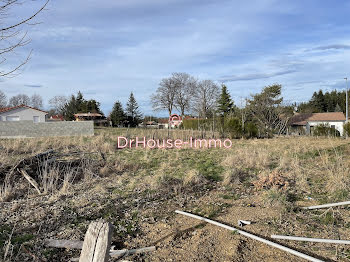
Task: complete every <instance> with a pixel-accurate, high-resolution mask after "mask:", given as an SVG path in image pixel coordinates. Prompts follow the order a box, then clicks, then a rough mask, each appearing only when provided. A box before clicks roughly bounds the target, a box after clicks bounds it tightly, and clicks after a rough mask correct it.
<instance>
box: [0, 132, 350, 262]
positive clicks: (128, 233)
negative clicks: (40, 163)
mask: <svg viewBox="0 0 350 262" xmlns="http://www.w3.org/2000/svg"><path fill="white" fill-rule="evenodd" d="M118 135H123V136H126V137H129V138H133V137H135V136H145V137H147V138H153V139H158V138H159V139H162V138H165V137H167V136H168V131H167V130H141V129H114V128H104V129H99V130H97V134H96V136H94V137H88V138H84V137H73V138H60V139H59V140H57V139H53V138H38V139H16V140H15V139H11V140H10V139H8V140H1V141H0V147H1V149H2V150H1V152H0V163H1V165H0V180H1V187H0V201H1V202H0V206H1V209H0V224H1V228H0V242H1V246H2V247H4V248H1V249H0V257H2V258H3V257H4V256H5V247H8V250H10V251H7V253H6V258H5V261H24V260H26V259H27V260H28V259H29V260H30V259H32V257H31V255H30V254H29V253H27V252H25V251H24V250H23V247H21V245H24V247H25V248H26V250H28V251H29V252H30V253H31V254H35V255H36V256H38V257H40V258H42V259H43V260H47V261H62V260H68V259H69V258H72V257H77V256H78V253H77V252H76V251H70V250H57V249H48V248H47V247H45V246H44V245H43V244H42V241H43V239H44V238H57V239H70V240H75V239H76V240H82V239H83V236H84V233H85V231H86V229H87V226H88V224H89V223H90V222H91V221H92V220H96V219H98V218H105V219H107V220H108V221H110V222H111V223H112V224H113V225H115V227H116V230H115V234H114V235H113V244H114V245H116V247H117V248H133V247H137V246H147V245H149V244H150V241H154V242H157V241H161V240H159V239H162V238H163V237H165V236H166V235H167V234H169V232H168V231H167V230H170V232H171V231H172V230H174V228H176V227H177V226H178V224H179V223H180V222H179V221H178V220H177V219H179V218H178V217H176V216H175V214H174V210H175V209H179V208H181V209H183V210H188V211H192V212H194V213H198V214H201V215H204V216H207V217H211V218H214V219H219V220H220V219H222V220H223V221H234V220H235V219H236V218H237V219H243V218H245V219H253V221H255V222H256V225H251V228H249V230H253V231H254V230H256V228H260V230H261V231H259V230H258V231H257V232H260V233H261V234H266V232H269V233H271V232H272V231H271V230H273V232H276V233H277V232H278V231H281V233H285V234H287V233H288V228H290V230H296V231H298V230H299V229H300V230H307V231H300V232H299V231H298V232H299V233H300V234H301V233H302V232H309V234H310V235H315V236H316V235H317V234H324V235H325V234H330V233H329V232H333V231H332V230H333V229H334V227H335V228H342V232H343V233H342V234H344V236H348V235H350V228H347V227H346V225H347V224H350V221H349V220H348V218H347V217H349V214H348V212H349V210H347V209H342V210H336V212H331V211H330V212H328V213H325V214H323V213H319V214H318V213H317V212H315V213H312V211H311V212H301V211H300V209H298V208H299V207H300V206H304V205H311V204H320V203H327V202H331V201H344V200H346V199H348V193H347V192H349V190H350V188H349V185H350V176H349V174H350V159H349V155H350V154H349V152H350V149H349V142H348V140H343V139H337V138H324V137H319V138H310V137H300V138H278V139H269V140H254V139H252V140H234V144H233V147H232V148H231V149H223V148H221V149H219V148H211V149H201V150H199V149H191V148H184V149H179V150H177V149H171V150H170V149H169V150H166V149H142V148H139V149H136V148H135V149H123V150H116V137H117V136H118ZM212 135H213V134H212V133H211V132H209V133H202V132H198V131H197V132H196V131H188V130H172V131H171V132H170V133H169V136H171V137H173V138H181V139H186V138H188V137H191V136H193V137H202V136H203V137H208V138H209V137H212ZM214 136H217V137H219V136H220V134H219V133H214ZM50 148H52V149H54V150H55V151H56V152H59V153H60V154H61V155H67V156H69V155H70V154H71V153H72V152H80V153H79V154H78V155H74V157H73V158H72V157H68V159H66V160H67V161H71V160H73V159H76V160H79V159H81V160H84V161H83V162H79V161H80V160H79V161H78V162H79V163H80V164H79V165H75V166H74V165H71V166H69V165H68V166H66V169H58V167H59V165H57V163H56V165H53V166H52V168H50V169H46V168H41V169H39V170H38V171H37V173H35V172H34V170H32V171H31V169H27V171H28V174H30V175H31V176H32V177H33V178H35V179H36V181H37V182H38V185H39V187H40V190H41V191H42V192H44V194H43V195H38V193H37V192H36V190H35V189H34V188H33V187H32V186H31V185H30V184H29V183H28V181H26V180H25V179H24V178H22V177H21V176H20V174H17V175H16V179H15V180H14V181H13V183H11V184H9V183H5V180H4V177H5V176H6V174H8V173H9V172H10V170H11V168H12V167H13V166H14V165H15V164H16V163H18V161H20V160H21V159H23V158H25V157H28V156H31V155H35V154H37V153H40V152H44V151H47V150H48V149H50ZM101 153H102V154H103V155H104V156H105V159H104V158H103V157H102V156H101ZM59 159H61V158H59ZM60 161H61V160H60ZM78 162H77V163H78ZM60 165H61V167H62V164H60ZM260 210H261V211H260ZM258 212H262V214H263V215H262V214H260V215H256V214H257V213H258ZM226 216H227V217H229V218H230V219H229V220H227V219H226ZM250 216H251V217H250ZM232 219H233V220H232ZM181 221H182V222H181V223H183V222H184V221H187V220H185V219H184V220H181ZM305 221H308V222H307V223H306V222H305ZM187 222H188V221H187ZM267 222H268V223H267ZM188 223H189V222H188ZM281 223H286V225H284V226H282V227H281V226H280V225H281ZM288 223H289V224H288ZM28 225H30V226H28ZM164 225H166V227H165V226H164ZM188 225H189V226H191V225H192V226H194V225H193V224H191V223H189V224H188ZM331 228H332V230H330V229H331ZM267 229H268V231H266V230H267ZM157 230H158V231H157ZM195 230H199V232H203V231H205V232H206V231H208V230H212V228H211V227H205V226H204V227H200V226H198V227H196V228H195ZM12 231H13V234H12V236H11V233H12ZM153 231H155V232H159V233H157V234H153V233H152V232H153ZM185 235H186V237H187V238H191V237H193V238H195V235H192V234H190V233H188V234H187V233H186V234H185ZM207 235H208V236H209V235H210V236H212V235H215V233H213V232H211V233H210V234H207ZM224 235H225V234H222V232H221V234H220V237H221V236H224ZM228 235H229V236H230V237H233V238H236V237H238V236H234V235H230V234H228ZM10 236H11V237H10ZM331 237H332V236H331ZM331 237H330V238H331ZM183 241H184V238H182V237H179V235H176V236H174V238H171V239H170V240H166V241H165V242H162V241H161V243H162V245H165V246H166V247H164V248H163V249H162V250H166V249H170V250H172V245H176V246H181V245H182V244H183ZM220 241H222V240H219V239H216V240H215V241H214V242H215V243H216V242H218V245H220V243H221V244H223V243H222V242H220ZM225 241H228V240H225ZM191 242H192V241H191ZM193 242H195V241H194V240H193ZM215 245H216V244H215ZM230 245H234V243H231V244H230ZM296 245H298V244H296ZM299 248H303V246H299ZM193 250H194V252H195V253H196V252H197V251H195V249H193ZM321 251H322V252H323V253H322V254H323V255H326V256H328V257H332V255H331V254H330V253H329V252H330V251H329V249H324V250H323V249H321ZM164 252H166V251H164ZM172 252H174V253H167V255H168V256H170V257H171V256H174V254H177V253H176V252H178V251H174V250H173V251H172ZM212 252H215V251H212ZM172 254H173V255H172ZM195 255H196V256H201V255H200V253H196V254H195ZM221 256H222V253H221ZM343 257H344V258H345V255H344V256H343ZM225 258H228V257H225ZM143 259H146V260H147V259H148V260H152V261H153V260H156V261H157V260H158V261H160V260H164V259H165V257H164V256H162V253H159V252H156V253H154V254H148V255H147V257H135V260H136V261H139V260H143ZM231 259H232V260H234V258H232V257H231ZM341 259H342V256H340V261H342V260H341ZM344 261H345V260H344Z"/></svg>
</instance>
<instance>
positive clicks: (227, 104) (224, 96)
mask: <svg viewBox="0 0 350 262" xmlns="http://www.w3.org/2000/svg"><path fill="white" fill-rule="evenodd" d="M232 109H233V102H232V100H231V96H230V94H229V93H228V91H227V87H226V85H224V84H223V85H222V86H221V95H220V98H219V100H218V112H219V114H220V115H221V116H225V115H226V114H227V113H230V112H231V111H232Z"/></svg>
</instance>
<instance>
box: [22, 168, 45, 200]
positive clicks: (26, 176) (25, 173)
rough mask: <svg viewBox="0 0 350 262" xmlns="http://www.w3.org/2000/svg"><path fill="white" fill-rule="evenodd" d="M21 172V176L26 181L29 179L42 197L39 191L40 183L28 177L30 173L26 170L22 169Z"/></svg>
mask: <svg viewBox="0 0 350 262" xmlns="http://www.w3.org/2000/svg"><path fill="white" fill-rule="evenodd" d="M20 171H21V174H22V175H23V176H24V177H25V179H27V180H28V182H29V183H30V184H31V185H32V186H33V187H34V188H35V189H36V191H37V192H38V193H39V195H41V191H40V189H39V185H38V183H37V182H36V181H35V180H34V179H33V178H31V176H30V175H28V173H27V172H26V171H25V170H24V169H21V170H20Z"/></svg>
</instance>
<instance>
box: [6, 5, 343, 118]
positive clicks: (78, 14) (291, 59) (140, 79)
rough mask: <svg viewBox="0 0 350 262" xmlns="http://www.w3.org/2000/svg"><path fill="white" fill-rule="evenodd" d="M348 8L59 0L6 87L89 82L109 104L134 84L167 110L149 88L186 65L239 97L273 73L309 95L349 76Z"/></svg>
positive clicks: (83, 86)
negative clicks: (29, 55) (22, 66)
mask: <svg viewBox="0 0 350 262" xmlns="http://www.w3.org/2000/svg"><path fill="white" fill-rule="evenodd" d="M42 3H43V2H40V1H37V2H35V3H33V4H31V3H30V4H31V8H28V7H26V8H24V7H22V9H18V10H17V12H18V13H16V14H17V15H18V16H20V15H23V14H25V15H29V14H30V13H32V12H33V10H34V9H35V8H36V7H38V6H40V4H42ZM349 10H350V1H342V0H337V1H334V0H332V1H331V0H322V1H319V0H317V1H316V0H315V1H314V0H308V1H300V0H291V1H284V0H276V1H275V0H250V1H240V0H237V1H226V0H215V1H214V0H127V1H122V0H113V1H112V0H99V1H97V0H95V1H92V0H84V1H83V0H74V1H71V0H51V2H50V3H49V5H48V8H47V10H45V12H44V13H42V14H41V15H40V16H39V18H38V19H37V21H39V22H41V24H39V25H36V26H31V27H29V28H28V30H29V32H28V34H29V36H30V38H31V39H32V42H31V43H30V44H29V45H28V46H26V47H25V48H23V49H22V50H20V51H17V52H16V57H17V58H18V57H19V58H21V57H25V55H26V54H27V53H28V52H29V50H31V49H33V55H32V58H31V60H30V62H29V63H28V64H27V65H26V66H25V68H24V69H23V70H22V72H21V74H20V75H18V76H16V77H14V78H5V79H3V80H2V81H1V82H0V90H2V91H4V92H5V93H6V94H7V96H8V97H10V96H12V95H16V94H18V93H27V94H29V95H31V94H34V93H37V94H40V95H42V96H43V98H44V99H45V101H46V102H47V101H48V99H50V98H51V97H53V96H54V95H70V94H72V93H76V92H77V91H78V90H81V91H82V92H83V94H84V95H85V96H86V98H94V99H96V100H98V101H100V102H101V106H102V109H103V111H104V112H105V113H106V114H107V113H109V111H110V110H111V108H112V106H113V103H114V101H115V100H120V101H121V102H122V103H123V104H124V105H125V103H126V101H127V98H128V96H129V94H130V92H131V91H133V92H134V94H135V96H136V99H137V101H138V102H139V105H140V109H141V110H142V111H143V112H144V113H145V114H158V115H159V114H160V113H154V112H152V108H151V105H150V99H149V97H150V95H151V94H152V93H153V92H154V91H155V90H156V88H157V87H158V83H159V82H160V80H161V79H162V78H163V77H167V76H169V75H170V74H171V73H172V72H187V73H190V74H192V75H193V76H195V77H198V78H200V79H212V80H215V81H217V82H218V83H221V82H225V83H226V85H227V86H228V89H229V91H230V93H231V95H232V97H233V98H234V100H235V102H236V104H237V105H240V101H241V97H243V98H244V97H248V96H249V95H250V94H252V93H256V92H259V90H261V88H262V87H264V86H266V85H269V84H273V83H280V84H282V86H283V96H284V98H285V100H286V101H287V102H294V101H296V102H300V101H306V100H308V99H309V98H310V97H311V95H312V93H313V92H314V91H316V90H318V89H320V88H322V89H323V90H333V89H338V90H342V89H344V88H345V81H344V79H343V78H344V77H346V76H348V77H349V78H350V70H349V68H350V22H349V21H350V20H349V19H348V14H349ZM11 63H15V59H13V60H11V59H10V60H9V61H8V64H7V66H11ZM46 106H47V103H46Z"/></svg>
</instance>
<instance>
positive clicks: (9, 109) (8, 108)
mask: <svg viewBox="0 0 350 262" xmlns="http://www.w3.org/2000/svg"><path fill="white" fill-rule="evenodd" d="M17 108H29V109H34V110H37V111H40V112H43V113H46V114H48V112H46V111H43V110H40V109H37V108H34V107H31V106H26V105H19V106H13V107H4V108H0V113H4V112H8V111H11V110H15V109H17Z"/></svg>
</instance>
